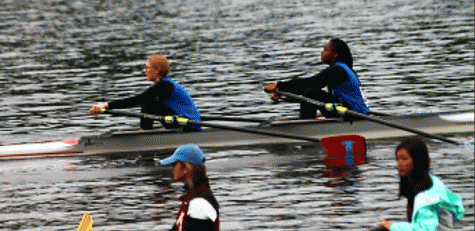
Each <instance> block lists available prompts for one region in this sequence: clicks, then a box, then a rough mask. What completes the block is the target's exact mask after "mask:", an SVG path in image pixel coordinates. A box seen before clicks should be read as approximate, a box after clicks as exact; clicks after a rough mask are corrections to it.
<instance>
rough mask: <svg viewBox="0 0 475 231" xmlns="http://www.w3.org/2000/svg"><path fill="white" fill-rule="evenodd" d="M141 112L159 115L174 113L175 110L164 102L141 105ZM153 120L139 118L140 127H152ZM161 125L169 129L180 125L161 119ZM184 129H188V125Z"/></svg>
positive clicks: (147, 128)
mask: <svg viewBox="0 0 475 231" xmlns="http://www.w3.org/2000/svg"><path fill="white" fill-rule="evenodd" d="M142 113H147V114H153V115H159V116H171V115H174V114H175V112H174V111H173V110H171V109H170V108H169V107H167V106H166V105H165V104H164V103H159V104H153V105H143V106H142ZM154 122H155V121H154V120H152V119H144V118H140V127H141V128H142V129H145V130H149V129H153V123H154ZM160 123H161V124H162V126H163V127H165V128H168V129H171V128H179V127H180V125H178V124H168V123H165V122H163V121H160ZM183 130H184V131H187V130H188V127H184V128H183Z"/></svg>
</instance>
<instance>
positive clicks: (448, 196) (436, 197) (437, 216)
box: [391, 175, 465, 231]
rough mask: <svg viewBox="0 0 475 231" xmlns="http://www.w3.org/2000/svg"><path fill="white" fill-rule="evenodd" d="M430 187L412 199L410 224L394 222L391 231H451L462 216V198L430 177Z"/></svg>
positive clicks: (463, 212) (436, 179)
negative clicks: (412, 207)
mask: <svg viewBox="0 0 475 231" xmlns="http://www.w3.org/2000/svg"><path fill="white" fill-rule="evenodd" d="M430 178H431V179H432V187H430V188H429V189H428V190H426V191H423V192H420V193H418V194H417V195H416V197H415V198H414V209H413V212H412V222H394V223H392V224H391V231H436V230H451V229H452V224H453V222H457V221H460V220H461V219H462V218H463V216H464V214H465V209H464V208H463V204H462V198H461V197H460V196H458V195H457V194H455V193H453V192H451V191H450V190H449V189H447V188H446V187H445V185H444V184H443V183H442V181H441V180H440V179H439V178H437V177H436V176H434V175H430Z"/></svg>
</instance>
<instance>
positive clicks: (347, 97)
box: [264, 38, 370, 119]
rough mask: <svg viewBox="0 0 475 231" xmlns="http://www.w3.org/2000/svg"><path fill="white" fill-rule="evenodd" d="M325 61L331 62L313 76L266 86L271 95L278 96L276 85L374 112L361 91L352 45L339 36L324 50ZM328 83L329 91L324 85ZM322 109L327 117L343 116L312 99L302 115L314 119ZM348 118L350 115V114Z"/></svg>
mask: <svg viewBox="0 0 475 231" xmlns="http://www.w3.org/2000/svg"><path fill="white" fill-rule="evenodd" d="M321 59H322V62H323V63H326V64H328V65H330V66H329V67H328V68H326V69H324V70H323V71H321V72H320V73H318V74H317V75H315V76H313V77H311V78H303V79H295V80H290V81H278V82H277V83H273V84H269V85H267V86H265V87H264V91H265V92H267V93H269V94H271V99H273V100H275V101H276V100H278V99H279V95H278V94H277V93H276V92H275V90H276V89H278V90H279V91H283V92H290V93H294V94H297V95H303V96H305V97H308V98H311V99H315V100H318V101H321V102H325V103H339V104H342V105H343V106H345V107H347V108H348V109H350V110H352V111H356V112H359V113H363V114H368V113H369V112H370V110H369V108H368V107H367V106H366V104H365V102H364V99H363V96H362V94H361V91H360V81H359V79H358V77H357V75H356V73H355V71H354V70H353V57H352V55H351V52H350V49H349V48H348V45H347V44H346V43H345V42H344V41H342V40H341V39H338V38H333V39H331V40H330V41H329V42H328V43H327V44H325V46H324V49H323V51H322V53H321ZM325 87H327V88H328V90H329V91H325V90H323V89H322V88H325ZM317 110H319V111H320V112H321V114H322V115H323V116H325V117H327V118H332V117H340V115H339V114H338V113H336V112H330V111H327V110H326V109H325V108H323V107H320V106H316V105H313V104H308V103H301V106H300V118H302V119H313V118H315V116H316V112H317ZM346 119H350V118H349V117H346Z"/></svg>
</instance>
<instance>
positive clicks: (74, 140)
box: [60, 139, 79, 145]
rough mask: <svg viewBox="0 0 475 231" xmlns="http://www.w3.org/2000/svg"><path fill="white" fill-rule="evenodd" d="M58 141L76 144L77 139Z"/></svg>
mask: <svg viewBox="0 0 475 231" xmlns="http://www.w3.org/2000/svg"><path fill="white" fill-rule="evenodd" d="M60 142H62V143H65V144H71V145H76V144H78V143H79V139H69V140H62V141H60Z"/></svg>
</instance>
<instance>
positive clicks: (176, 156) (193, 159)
mask: <svg viewBox="0 0 475 231" xmlns="http://www.w3.org/2000/svg"><path fill="white" fill-rule="evenodd" d="M179 161H180V162H184V163H189V164H193V165H198V166H204V163H205V154H204V153H203V151H201V149H200V148H199V147H198V146H196V145H194V144H185V145H182V146H180V147H179V148H177V149H176V150H175V152H174V153H173V155H171V156H170V157H167V158H165V159H163V160H160V164H162V165H170V164H174V163H176V162H179Z"/></svg>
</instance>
